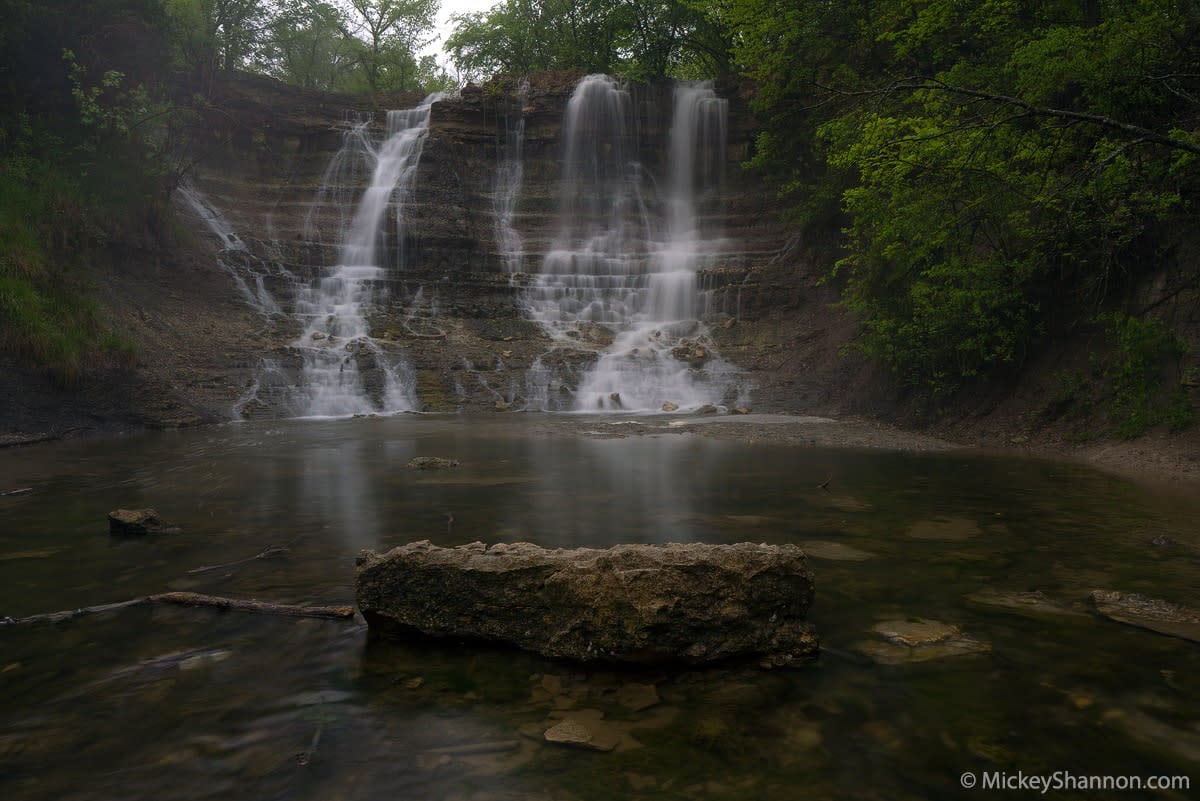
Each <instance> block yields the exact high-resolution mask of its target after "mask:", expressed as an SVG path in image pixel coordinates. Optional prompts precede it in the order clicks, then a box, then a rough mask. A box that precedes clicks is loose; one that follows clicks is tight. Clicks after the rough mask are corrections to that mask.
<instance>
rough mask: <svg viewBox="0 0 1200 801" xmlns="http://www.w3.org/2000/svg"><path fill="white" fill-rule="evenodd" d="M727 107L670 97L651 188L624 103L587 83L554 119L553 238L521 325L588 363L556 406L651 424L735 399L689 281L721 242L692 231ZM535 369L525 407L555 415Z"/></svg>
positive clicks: (706, 89)
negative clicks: (559, 126)
mask: <svg viewBox="0 0 1200 801" xmlns="http://www.w3.org/2000/svg"><path fill="white" fill-rule="evenodd" d="M726 113H727V102H726V101H725V100H723V99H721V98H719V97H717V96H716V94H715V93H714V92H713V89H712V87H711V86H709V85H708V84H680V85H678V86H677V87H676V89H675V93H674V103H673V111H672V124H671V130H670V135H669V140H668V143H667V175H666V177H665V181H663V182H662V184H661V186H662V187H665V190H664V191H662V192H661V193H660V192H656V190H657V189H659V188H660V185H656V184H655V183H654V181H653V180H652V178H653V176H651V175H648V174H647V172H646V170H645V168H644V167H643V165H642V164H641V163H640V161H639V160H638V149H637V141H636V138H635V137H634V135H633V130H634V125H633V104H632V99H631V97H630V95H629V92H628V91H626V90H625V89H624V88H623V87H622V86H621V85H620V84H619V83H618V82H617V81H616V80H614V79H612V78H610V77H608V76H602V75H592V76H588V77H587V78H584V79H583V80H582V81H581V82H580V83H579V85H578V86H577V87H576V90H575V92H574V94H573V95H572V97H571V100H570V101H569V103H568V105H567V109H566V113H565V115H564V122H563V140H564V150H563V164H562V186H561V190H560V191H561V193H562V194H561V201H560V212H559V233H558V235H557V238H556V240H555V242H554V244H553V246H552V248H551V250H550V251H549V252H548V253H547V254H546V256H545V259H544V260H543V264H542V270H541V272H540V273H539V274H538V275H537V276H536V277H535V279H534V281H533V283H532V285H531V286H530V287H529V289H528V291H527V292H526V295H525V305H526V309H527V312H528V314H529V315H530V317H531V318H532V319H534V320H536V321H537V322H539V323H540V324H541V325H542V327H543V328H544V329H545V330H546V331H547V333H548V334H549V335H550V336H551V337H552V338H554V339H555V341H556V342H557V343H558V345H559V348H560V349H561V350H563V351H579V350H591V351H594V352H596V353H598V356H597V357H595V358H596V360H595V364H594V365H593V366H592V367H591V368H590V369H588V370H587V372H586V373H585V374H584V375H583V376H582V378H581V379H580V381H579V385H578V389H577V391H576V392H575V393H574V396H573V398H572V399H570V400H569V401H567V402H562V403H561V407H565V408H571V409H574V410H577V411H602V410H613V409H623V410H627V411H652V410H659V409H663V408H667V409H670V408H672V407H675V408H683V409H695V408H699V407H702V406H705V405H714V406H716V405H720V404H722V403H723V402H725V400H726V399H727V398H728V397H729V396H730V395H731V393H737V392H738V389H737V388H736V386H734V384H735V383H736V380H735V370H734V369H733V367H732V366H731V365H729V364H727V363H726V362H724V361H722V360H721V359H719V358H718V357H717V356H716V354H715V352H714V349H713V346H712V343H711V341H710V339H709V337H708V329H707V327H706V326H705V324H704V323H703V321H702V319H703V316H704V314H705V308H704V297H703V294H702V293H701V292H700V291H699V289H698V287H697V273H698V271H699V270H701V269H703V268H704V267H708V266H711V265H712V264H713V262H714V261H715V260H716V259H717V258H718V257H719V254H720V253H721V251H722V249H723V248H724V243H723V241H722V240H721V239H720V238H719V237H716V236H714V235H712V233H711V232H710V231H702V230H701V223H702V216H701V214H700V209H699V206H700V205H701V203H702V202H703V203H706V202H709V201H711V200H713V199H715V198H717V197H718V196H719V190H720V176H721V174H722V170H723V166H724V161H725V139H726V132H725V124H726V123H725V119H726ZM549 372H551V371H547V370H545V369H544V366H543V365H542V364H539V365H535V369H534V370H533V371H532V375H531V384H535V386H534V387H533V388H532V390H531V393H530V394H531V395H532V396H534V397H535V398H539V399H540V400H542V401H543V402H544V403H545V404H546V405H547V407H548V408H553V407H555V405H556V403H559V401H558V400H557V398H558V397H559V396H561V394H562V393H561V391H560V392H559V393H558V395H557V396H556V394H555V393H554V392H552V391H551V390H550V388H549V387H538V386H536V383H535V382H537V381H548V380H551V379H550V378H548V374H549Z"/></svg>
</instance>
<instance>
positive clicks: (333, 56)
mask: <svg viewBox="0 0 1200 801" xmlns="http://www.w3.org/2000/svg"><path fill="white" fill-rule="evenodd" d="M267 30H268V34H267V37H266V39H265V41H264V42H263V43H262V45H261V46H260V48H259V51H258V54H257V57H256V58H255V62H254V63H255V66H256V68H257V69H259V70H260V71H262V72H264V73H266V74H267V75H270V76H272V77H274V78H278V79H279V80H281V81H284V82H286V83H290V84H294V85H296V86H302V87H304V88H306V89H321V90H325V91H336V90H340V89H344V88H345V87H346V84H347V82H348V80H349V76H350V75H351V73H352V72H353V71H354V70H355V69H356V68H357V67H358V66H359V61H358V55H359V50H360V46H361V45H360V43H359V41H358V40H357V39H355V37H354V34H353V33H352V32H351V31H350V20H349V19H348V18H347V16H346V14H345V12H344V11H342V10H341V9H340V8H338V7H337V6H334V5H332V4H330V3H326V2H322V1H321V0H285V2H283V3H282V4H281V5H280V6H279V7H278V9H277V12H276V14H275V16H274V17H273V19H271V21H270V22H269V24H268V26H267Z"/></svg>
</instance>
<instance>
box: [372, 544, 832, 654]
mask: <svg viewBox="0 0 1200 801" xmlns="http://www.w3.org/2000/svg"><path fill="white" fill-rule="evenodd" d="M355 584H356V592H357V595H358V606H359V610H360V611H361V612H362V614H363V616H364V617H365V618H366V620H367V623H368V624H369V625H370V626H371V628H372V630H374V631H376V632H378V633H381V634H384V635H386V636H392V637H404V636H408V635H411V634H414V633H419V634H423V635H427V636H433V637H453V638H462V639H472V640H484V641H489V642H495V643H502V644H507V645H514V646H517V647H519V648H523V649H525V650H529V651H534V652H536V653H539V654H541V655H543V656H547V657H551V658H555V659H567V660H574V661H580V662H619V663H633V664H647V663H661V662H672V661H677V662H683V663H687V664H691V665H699V664H706V663H712V662H717V661H722V660H728V659H736V658H754V659H758V660H760V661H761V662H762V664H764V665H765V666H771V667H783V666H786V665H792V664H797V663H800V662H804V661H807V660H809V659H813V658H815V657H816V655H817V651H818V641H817V636H816V633H815V632H814V631H813V628H812V626H810V625H809V624H808V623H807V622H806V620H805V616H806V614H807V612H808V608H809V605H810V604H811V603H812V599H813V576H812V572H811V571H809V569H808V563H807V559H806V558H805V555H804V552H803V551H802V550H801V549H800V548H799V547H797V546H794V545H755V544H752V543H738V544H735V545H704V544H699V543H691V544H668V545H617V546H614V547H612V548H608V549H592V548H580V549H574V550H562V549H559V550H547V549H545V548H541V547H539V546H537V545H533V544H531V543H526V542H518V543H512V544H498V545H492V546H490V547H489V546H486V545H484V544H483V543H481V542H475V543H472V544H470V545H463V546H461V547H458V548H441V547H438V546H436V545H433V544H432V543H430V542H428V541H423V542H414V543H409V544H407V545H401V546H399V547H397V548H393V549H392V550H391V551H389V552H387V553H386V554H382V555H380V554H376V553H373V552H371V551H364V552H362V554H361V555H360V556H359V558H358V570H357V575H356V580H355Z"/></svg>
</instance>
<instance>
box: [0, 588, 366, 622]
mask: <svg viewBox="0 0 1200 801" xmlns="http://www.w3.org/2000/svg"><path fill="white" fill-rule="evenodd" d="M155 603H157V604H174V605H176V606H204V607H208V608H211V609H222V610H227V611H234V612H254V613H257V614H260V615H283V616H285V617H315V618H325V619H335V620H345V619H348V618H352V617H354V607H352V606H296V605H294V604H277V603H273V602H271V601H255V600H244V599H239V598H223V597H221V596H218V595H203V594H201V593H198V592H163V593H158V594H157V595H146V596H143V597H141V598H134V599H132V600H129V601H120V602H118V603H113V604H100V605H99V606H85V607H82V608H80V609H68V610H65V611H62V612H49V613H46V614H41V615H29V616H28V617H16V618H14V617H0V626H15V625H19V624H25V623H61V622H62V621H64V620H73V619H75V618H77V617H82V616H84V615H91V614H98V613H101V612H115V611H117V610H119V609H125V608H127V607H131V606H141V605H144V604H155Z"/></svg>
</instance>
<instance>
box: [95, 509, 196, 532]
mask: <svg viewBox="0 0 1200 801" xmlns="http://www.w3.org/2000/svg"><path fill="white" fill-rule="evenodd" d="M178 530H179V527H178V526H172V525H169V524H167V523H164V522H163V521H162V519H161V518H159V516H158V512H156V511H154V510H153V509H116V510H114V511H112V512H109V513H108V533H109V534H113V535H115V536H141V535H144V534H164V533H168V532H172V531H178Z"/></svg>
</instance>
